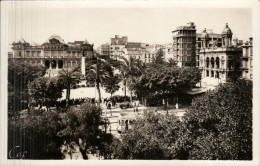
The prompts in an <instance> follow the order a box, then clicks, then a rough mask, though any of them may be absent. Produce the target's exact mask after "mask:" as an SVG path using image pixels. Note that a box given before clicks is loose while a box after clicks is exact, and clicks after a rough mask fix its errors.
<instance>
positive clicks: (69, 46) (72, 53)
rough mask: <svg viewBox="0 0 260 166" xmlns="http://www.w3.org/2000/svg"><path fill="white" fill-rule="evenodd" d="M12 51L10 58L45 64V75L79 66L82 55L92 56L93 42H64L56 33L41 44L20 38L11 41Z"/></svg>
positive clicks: (55, 73)
mask: <svg viewBox="0 0 260 166" xmlns="http://www.w3.org/2000/svg"><path fill="white" fill-rule="evenodd" d="M12 50H13V53H12V54H10V55H9V58H10V59H23V60H25V61H27V62H28V63H31V64H41V65H44V66H46V67H47V68H48V69H47V71H46V73H47V75H49V76H55V75H57V74H58V71H59V70H61V69H62V68H71V67H76V66H80V63H81V59H82V56H83V51H84V55H85V56H88V57H92V56H93V44H89V43H88V42H87V41H86V40H85V41H74V42H68V43H65V42H64V40H63V39H62V38H61V37H60V36H58V35H52V36H51V37H49V38H48V40H47V41H46V42H45V43H43V44H42V45H37V44H30V43H28V42H26V41H25V40H24V39H23V38H21V39H20V40H19V41H18V42H13V43H12Z"/></svg>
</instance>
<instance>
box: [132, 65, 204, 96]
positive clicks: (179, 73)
mask: <svg viewBox="0 0 260 166" xmlns="http://www.w3.org/2000/svg"><path fill="white" fill-rule="evenodd" d="M200 79H201V75H200V71H199V70H198V69H196V68H179V67H169V66H167V65H165V66H162V65H157V66H156V65H153V66H149V67H147V68H146V69H145V70H144V71H143V74H142V75H141V76H140V77H139V78H137V80H136V82H135V84H134V87H133V89H134V91H135V93H136V94H137V96H138V97H139V98H146V97H148V96H155V95H162V96H165V95H166V94H169V95H182V94H184V93H186V91H187V90H190V89H191V88H193V87H195V85H196V83H198V82H199V81H200Z"/></svg>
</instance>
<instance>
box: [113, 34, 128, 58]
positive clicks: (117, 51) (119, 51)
mask: <svg viewBox="0 0 260 166" xmlns="http://www.w3.org/2000/svg"><path fill="white" fill-rule="evenodd" d="M127 42H128V38H127V36H123V37H120V36H119V35H115V37H114V38H111V45H110V57H111V58H116V57H117V56H123V54H124V53H125V46H126V44H127Z"/></svg>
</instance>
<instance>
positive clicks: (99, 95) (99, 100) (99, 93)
mask: <svg viewBox="0 0 260 166" xmlns="http://www.w3.org/2000/svg"><path fill="white" fill-rule="evenodd" d="M99 86H100V84H99V81H98V80H97V91H98V105H100V102H101V92H100V88H99Z"/></svg>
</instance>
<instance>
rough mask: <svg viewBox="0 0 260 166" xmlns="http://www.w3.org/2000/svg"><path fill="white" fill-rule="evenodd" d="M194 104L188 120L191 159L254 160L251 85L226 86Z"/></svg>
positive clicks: (242, 82)
mask: <svg viewBox="0 0 260 166" xmlns="http://www.w3.org/2000/svg"><path fill="white" fill-rule="evenodd" d="M192 104H193V108H192V109H191V110H189V111H188V112H187V113H186V116H185V123H186V126H187V131H188V132H189V133H190V134H189V136H188V138H190V139H191V140H190V143H191V144H192V145H193V146H192V149H191V151H190V158H191V159H220V160H227V159H232V160H250V159H252V82H251V81H247V80H237V81H236V82H230V83H226V84H222V85H220V86H219V87H218V88H217V89H216V90H215V91H213V92H211V93H208V94H206V95H205V96H204V97H201V98H197V99H196V100H194V102H193V103H192ZM216 147H217V148H216Z"/></svg>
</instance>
